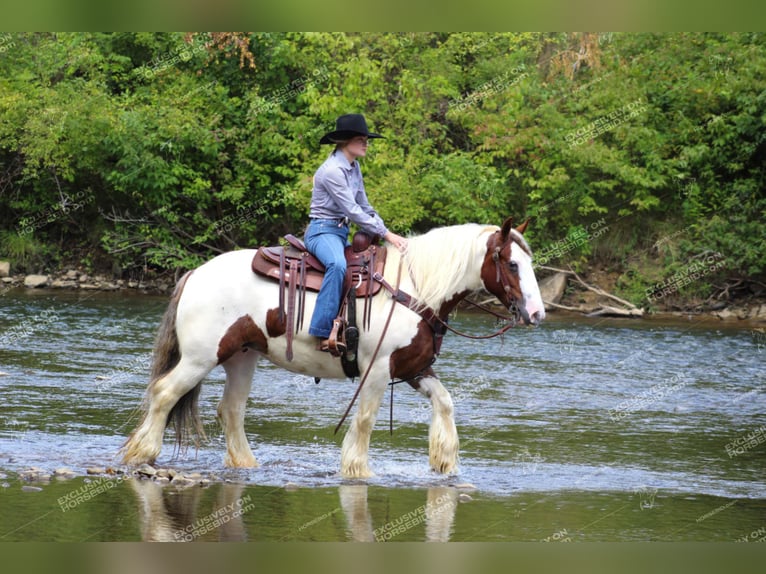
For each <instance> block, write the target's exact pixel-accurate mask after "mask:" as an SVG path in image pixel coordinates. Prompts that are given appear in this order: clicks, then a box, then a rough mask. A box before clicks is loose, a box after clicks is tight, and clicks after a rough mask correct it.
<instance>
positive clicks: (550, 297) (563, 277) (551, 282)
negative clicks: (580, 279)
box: [538, 273, 567, 303]
mask: <svg viewBox="0 0 766 574" xmlns="http://www.w3.org/2000/svg"><path fill="white" fill-rule="evenodd" d="M538 287H539V288H540V295H541V296H542V298H543V302H544V303H558V302H559V301H561V297H563V296H564V291H565V290H566V288H567V274H566V273H554V274H553V275H551V276H550V277H546V278H545V279H541V280H540V282H539V283H538Z"/></svg>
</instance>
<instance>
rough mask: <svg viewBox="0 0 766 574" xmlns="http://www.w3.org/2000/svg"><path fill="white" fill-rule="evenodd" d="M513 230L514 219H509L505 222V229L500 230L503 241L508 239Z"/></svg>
mask: <svg viewBox="0 0 766 574" xmlns="http://www.w3.org/2000/svg"><path fill="white" fill-rule="evenodd" d="M511 229H513V217H509V218H508V219H506V220H505V222H504V223H503V227H502V229H501V230H500V233H501V234H502V237H503V241H505V240H506V239H508V235H509V234H510V233H511Z"/></svg>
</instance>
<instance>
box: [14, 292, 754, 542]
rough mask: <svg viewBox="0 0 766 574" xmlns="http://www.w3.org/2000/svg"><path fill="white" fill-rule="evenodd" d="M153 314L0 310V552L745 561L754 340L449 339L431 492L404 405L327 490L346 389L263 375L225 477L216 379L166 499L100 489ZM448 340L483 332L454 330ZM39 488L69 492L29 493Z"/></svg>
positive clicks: (408, 404)
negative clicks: (672, 553)
mask: <svg viewBox="0 0 766 574" xmlns="http://www.w3.org/2000/svg"><path fill="white" fill-rule="evenodd" d="M165 305H166V298H164V297H153V296H146V295H133V294H130V295H128V294H125V293H86V292H67V293H52V292H50V291H25V290H11V291H6V292H4V293H3V295H2V297H0V310H1V311H0V313H1V314H0V372H1V373H2V374H1V375H0V540H1V541H15V540H26V541H31V540H34V541H51V540H55V541H102V540H104V541H107V540H108V541H134V540H255V541H280V540H298V541H308V540H322V541H345V540H379V541H383V540H385V541H389V540H390V541H400V540H402V541H419V540H445V541H446V540H449V541H547V542H551V543H560V542H577V541H639V540H640V541H650V540H659V541H731V542H733V541H743V542H744V541H747V542H750V541H756V540H762V539H766V483H765V482H764V478H766V473H765V472H764V471H766V410H765V409H764V407H765V406H766V377H765V375H764V371H765V370H764V358H765V357H766V344H765V343H764V338H763V334H762V332H760V331H758V330H757V329H756V327H755V326H752V325H751V326H744V327H743V326H741V325H727V324H725V323H723V322H720V321H715V322H713V321H709V320H706V321H703V320H700V319H694V318H691V319H676V320H672V321H671V320H658V319H649V320H627V319H604V318H600V319H587V318H581V317H574V316H568V315H556V314H551V315H549V316H548V318H547V320H546V321H545V322H544V323H543V325H541V326H540V327H538V328H534V329H533V328H528V329H527V328H525V329H518V330H513V331H511V332H510V333H508V334H507V335H506V336H505V338H504V340H502V341H501V340H497V339H495V340H490V341H472V340H466V339H461V338H459V337H457V336H455V335H452V334H450V335H448V336H447V337H446V339H445V343H444V346H443V348H442V355H441V357H440V358H439V360H438V361H437V363H436V365H435V368H436V371H437V373H438V374H439V375H440V376H441V378H442V381H443V382H444V384H445V386H446V387H447V388H448V389H449V390H450V391H451V393H452V396H453V400H454V403H455V411H456V415H455V416H456V423H457V427H458V432H459V434H460V439H461V447H460V467H459V472H458V474H456V475H454V476H446V477H445V476H440V475H436V474H434V473H433V472H431V471H430V470H429V468H428V421H429V416H430V414H429V413H430V410H429V409H428V408H426V407H427V402H426V400H425V399H423V398H422V397H421V396H420V395H419V394H417V393H414V392H413V391H412V390H411V389H410V388H409V387H405V386H398V387H397V388H396V390H395V393H394V415H393V426H394V433H393V435H390V434H389V431H388V425H389V421H388V397H387V398H386V400H385V401H384V407H383V408H382V410H381V414H380V417H379V419H378V424H377V426H376V430H375V431H374V432H373V436H372V443H371V449H370V465H371V468H372V470H373V471H374V472H375V473H376V476H375V477H373V478H371V479H369V480H367V481H347V480H344V479H342V478H341V477H339V476H338V474H337V469H338V466H339V458H340V442H341V439H342V433H340V434H339V435H338V436H334V435H333V428H334V427H335V425H336V424H337V422H338V420H339V417H340V416H341V414H342V411H343V409H344V408H345V406H346V404H347V402H348V400H349V399H350V397H351V395H352V393H353V391H354V388H355V385H354V384H352V383H351V382H350V381H345V382H340V381H322V382H321V383H320V384H318V385H316V384H314V382H313V380H312V379H310V378H308V377H303V376H296V375H293V374H291V373H288V372H286V371H282V370H280V369H277V368H276V367H273V366H270V365H268V364H266V363H263V364H262V365H261V366H260V367H259V369H258V371H257V372H256V378H255V382H254V385H253V389H252V392H251V394H250V399H249V401H248V408H247V414H246V432H247V435H248V439H249V441H250V444H251V446H252V448H253V451H254V453H255V455H256V458H257V459H258V461H259V462H260V465H261V466H260V467H258V468H255V469H227V468H225V467H223V463H222V461H223V454H224V446H223V445H224V443H223V436H222V433H221V429H220V427H219V426H218V425H217V423H216V422H215V407H216V405H217V403H218V400H219V399H220V396H221V393H222V389H223V382H224V373H223V370H222V369H216V370H214V371H213V372H212V373H211V374H210V376H209V377H208V378H207V379H206V381H205V384H204V386H203V390H202V395H201V405H200V406H201V412H202V417H203V421H204V423H205V429H206V431H207V434H208V436H209V441H208V442H207V443H205V444H203V445H202V446H201V447H200V448H199V449H198V450H195V449H194V448H193V447H192V448H190V449H189V450H187V451H182V452H181V453H178V454H177V455H176V456H175V458H174V457H173V445H172V437H171V436H170V433H169V434H168V436H167V439H166V444H165V447H164V449H163V453H162V458H161V459H160V460H159V461H158V466H159V467H163V468H171V469H174V470H176V471H179V472H183V473H186V474H187V475H188V474H191V475H192V476H193V477H194V476H197V478H200V477H201V482H202V483H203V484H201V485H200V484H194V485H193V486H188V487H184V488H178V487H174V486H172V483H171V484H170V485H164V486H163V485H161V484H159V483H157V482H155V481H151V480H142V479H140V478H138V477H134V476H132V475H129V474H120V473H121V472H122V471H123V470H124V469H123V468H122V467H121V466H120V464H119V459H118V458H117V456H116V452H117V450H118V449H119V447H120V445H121V444H122V442H123V441H124V439H125V437H126V435H127V434H128V433H129V432H130V431H131V430H132V429H133V427H134V426H135V422H136V420H135V419H136V414H137V413H136V409H137V407H138V405H139V403H140V400H141V397H142V395H143V392H144V389H145V387H146V383H147V372H148V359H149V355H150V352H151V347H152V342H153V338H154V331H155V329H156V327H157V325H158V322H159V318H160V316H161V314H162V312H163V311H164V308H165ZM452 324H453V325H454V326H456V327H457V328H459V329H461V330H466V331H469V332H475V333H482V332H484V333H485V332H488V331H490V330H491V328H492V327H493V325H492V321H491V320H490V319H488V318H486V317H484V316H481V315H476V314H472V313H464V312H461V313H459V314H458V315H457V316H456V317H454V318H453V319H452ZM30 467H37V468H38V469H40V470H39V471H38V473H39V474H38V476H37V479H36V480H30V476H29V475H27V474H25V471H26V470H28V469H29V468H30ZM61 467H68V468H70V469H71V470H72V471H73V472H74V476H63V477H55V476H52V477H50V478H48V477H49V475H52V474H53V472H54V471H55V470H56V469H59V468H61ZM90 467H102V468H106V469H109V472H110V473H112V474H104V475H93V476H89V475H87V474H86V469H87V468H90ZM193 473H199V475H194V474H193ZM197 482H200V480H197ZM78 496H79V498H77V497H78Z"/></svg>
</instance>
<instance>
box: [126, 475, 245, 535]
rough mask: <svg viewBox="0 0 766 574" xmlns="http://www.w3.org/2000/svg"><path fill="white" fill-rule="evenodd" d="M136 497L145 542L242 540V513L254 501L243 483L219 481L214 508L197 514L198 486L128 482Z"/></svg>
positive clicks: (243, 532) (243, 528)
mask: <svg viewBox="0 0 766 574" xmlns="http://www.w3.org/2000/svg"><path fill="white" fill-rule="evenodd" d="M128 482H129V483H130V485H131V487H132V489H133V492H134V493H135V495H136V497H137V498H138V502H139V517H140V521H141V539H142V540H144V541H145V542H193V541H195V540H218V541H221V542H243V541H246V540H247V532H246V530H245V526H244V524H243V522H242V516H243V515H244V514H245V513H246V512H247V511H248V510H250V509H252V507H253V504H252V503H251V501H250V496H249V495H246V496H242V490H243V489H244V485H242V484H228V483H227V484H222V485H221V486H220V490H219V492H218V497H217V499H216V503H215V504H214V507H213V509H212V510H211V512H209V513H208V514H205V515H202V516H198V507H199V503H200V494H201V492H202V489H200V488H183V489H180V490H178V489H175V488H166V487H164V486H163V485H160V484H157V483H155V482H153V481H150V480H130V481H128Z"/></svg>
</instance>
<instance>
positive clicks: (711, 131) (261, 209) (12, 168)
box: [0, 33, 766, 283]
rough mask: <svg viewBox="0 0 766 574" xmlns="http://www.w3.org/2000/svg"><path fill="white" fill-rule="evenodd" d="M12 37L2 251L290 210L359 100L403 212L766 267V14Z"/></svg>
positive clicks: (377, 159) (394, 201) (3, 124)
mask: <svg viewBox="0 0 766 574" xmlns="http://www.w3.org/2000/svg"><path fill="white" fill-rule="evenodd" d="M0 50H2V53H0V206H2V209H1V210H0V229H1V230H2V231H3V233H2V238H3V244H4V247H5V249H3V250H4V251H6V253H0V256H3V255H5V256H9V253H8V252H9V251H10V248H9V246H11V245H15V246H16V247H15V248H14V250H15V251H18V252H22V253H26V254H30V253H35V254H40V253H43V254H46V257H47V259H46V258H43V257H41V256H38V257H37V265H38V266H40V265H45V264H48V265H51V264H55V259H56V257H61V256H64V255H66V253H67V252H68V251H71V250H72V246H73V245H76V246H78V248H79V249H81V250H84V251H85V252H93V253H100V254H101V256H102V258H103V259H104V260H110V261H114V262H116V263H117V264H118V265H119V266H120V267H121V268H122V269H124V270H129V269H131V268H134V267H139V266H141V267H144V266H153V267H156V268H159V269H168V270H174V269H186V268H190V267H193V266H195V265H197V264H199V263H200V262H202V261H204V260H205V259H207V258H209V257H210V256H211V255H214V254H216V253H219V252H222V251H226V250H230V249H235V248H238V247H246V246H257V245H261V244H265V243H270V242H274V241H276V240H277V238H278V237H279V236H280V235H282V234H284V233H286V232H300V230H301V229H302V227H303V226H304V225H305V223H306V220H307V212H308V205H309V198H310V194H311V176H312V174H313V172H314V170H315V169H316V168H317V167H318V165H319V164H320V163H321V162H322V160H323V159H324V157H325V155H326V154H327V153H328V151H329V150H328V149H326V148H320V146H319V144H318V140H319V138H320V136H321V135H322V134H323V133H324V132H325V131H329V130H330V129H332V128H333V122H334V120H335V118H336V117H337V116H338V115H340V114H343V113H348V112H362V113H364V114H365V115H366V116H367V118H368V121H369V123H370V124H371V127H372V129H373V130H374V131H378V132H381V133H382V134H383V135H385V138H386V139H383V140H376V141H375V142H374V143H373V145H372V146H371V147H370V152H369V155H368V157H367V158H365V159H364V160H363V171H364V174H365V181H366V185H367V188H368V191H369V195H370V198H371V201H372V203H373V205H375V206H376V207H377V209H378V210H379V211H380V212H381V215H382V216H383V218H384V219H385V220H386V221H387V222H388V224H389V225H390V227H392V228H393V229H394V230H396V231H398V232H407V231H414V232H421V231H424V230H426V229H429V228H431V227H434V226H439V225H447V224H452V223H460V222H466V221H479V222H490V223H499V222H500V221H501V220H502V219H503V218H504V217H505V216H507V215H509V214H512V215H514V216H516V217H518V218H522V217H525V216H531V217H533V219H534V222H533V225H532V226H531V227H530V231H529V235H530V237H531V240H532V241H533V244H534V245H535V247H536V248H537V249H538V250H545V249H546V248H549V247H551V246H553V245H557V244H559V243H560V242H561V240H562V239H565V238H567V237H571V236H572V234H573V233H575V234H576V233H579V231H578V230H588V229H590V226H592V225H593V224H594V222H598V221H600V220H602V219H603V220H605V221H606V222H607V224H608V226H609V232H608V233H604V234H603V235H601V236H600V237H599V238H596V239H593V241H589V242H586V243H585V244H582V245H575V246H574V247H573V248H571V251H569V252H567V254H566V255H567V257H568V258H569V259H570V260H571V261H575V262H577V261H580V262H581V263H582V262H585V261H588V260H589V258H590V260H592V259H593V258H595V257H598V258H601V259H603V260H604V261H606V262H611V263H613V264H615V265H617V266H618V267H621V268H622V269H623V270H625V269H628V268H630V266H631V265H634V266H635V265H636V264H638V263H639V262H640V263H641V265H647V264H648V263H647V262H651V263H652V265H654V268H655V269H654V271H653V272H651V273H650V272H648V271H647V272H645V273H643V276H642V277H640V280H641V281H644V282H645V283H649V282H651V281H652V280H656V279H657V278H658V277H659V278H661V277H662V276H663V274H665V273H667V272H670V271H672V270H674V269H676V268H678V267H679V266H683V264H684V262H685V261H688V260H690V258H693V257H695V256H697V255H699V254H700V253H705V252H708V251H712V252H718V253H721V254H722V255H723V256H724V257H725V260H726V267H725V273H726V274H727V275H728V276H730V277H751V278H756V277H759V276H763V274H764V273H765V272H766V245H765V244H764V242H765V239H764V232H763V225H762V222H763V220H764V212H765V211H766V194H764V192H763V190H764V187H765V184H766V182H765V181H764V177H766V176H765V174H766V170H764V160H765V157H764V156H765V155H766V144H765V142H764V138H766V129H764V127H765V126H764V124H765V123H766V78H764V75H763V70H764V69H766V41H765V39H764V36H763V35H762V34H701V33H693V34H595V33H582V34H540V33H527V34H522V33H500V34H488V33H403V34H396V33H374V34H372V33H369V34H350V33H265V34H237V33H230V34H203V33H195V34H186V35H184V34H171V33H157V34H155V33H103V34H102V33H62V34H52V33H36V34H18V35H3V36H2V37H0ZM35 246H36V247H35ZM40 246H44V248H39V247H40ZM33 261H35V257H30V256H27V257H25V258H23V260H20V261H17V263H18V264H20V265H22V266H23V265H27V266H31V265H33V263H32V262H33ZM639 275H641V273H639Z"/></svg>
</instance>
